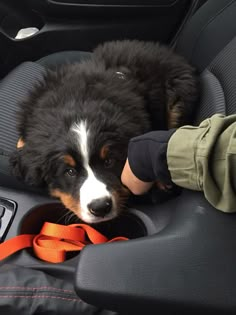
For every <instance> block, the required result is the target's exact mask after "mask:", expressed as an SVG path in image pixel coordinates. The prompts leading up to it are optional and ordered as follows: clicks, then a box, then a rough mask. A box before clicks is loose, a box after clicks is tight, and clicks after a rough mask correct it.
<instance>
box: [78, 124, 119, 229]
mask: <svg viewBox="0 0 236 315" xmlns="http://www.w3.org/2000/svg"><path fill="white" fill-rule="evenodd" d="M72 131H73V132H75V133H76V135H77V136H78V145H79V148H80V152H81V154H82V157H83V164H84V168H85V169H86V171H87V173H88V177H87V179H86V180H85V181H84V183H83V185H82V186H81V188H80V208H81V210H82V211H81V218H82V220H84V221H86V222H88V223H93V222H98V221H105V220H108V219H110V218H112V217H113V216H114V215H115V214H114V213H113V211H111V213H110V214H109V215H108V216H107V218H97V217H95V216H94V215H93V214H91V213H90V211H89V209H88V205H89V204H90V203H91V202H92V201H93V200H95V199H99V198H104V197H110V198H112V200H113V197H112V196H111V194H110V193H109V191H108V190H107V188H106V185H105V184H104V183H102V182H101V181H100V180H99V179H97V178H96V176H95V175H94V173H93V171H92V169H91V167H90V166H89V149H88V140H89V134H90V133H89V129H88V128H87V122H86V120H85V121H83V120H82V121H80V122H79V123H77V124H74V125H73V126H72ZM113 202H114V200H113Z"/></svg>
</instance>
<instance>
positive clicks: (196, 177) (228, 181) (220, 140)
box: [167, 114, 236, 212]
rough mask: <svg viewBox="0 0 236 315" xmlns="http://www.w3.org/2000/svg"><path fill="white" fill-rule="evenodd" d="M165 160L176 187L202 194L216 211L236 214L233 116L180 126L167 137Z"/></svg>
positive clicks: (235, 141)
mask: <svg viewBox="0 0 236 315" xmlns="http://www.w3.org/2000/svg"><path fill="white" fill-rule="evenodd" d="M167 161H168V168H169V171H170V174H171V178H172V181H173V182H174V183H175V184H176V185H178V186H181V187H184V188H188V189H193V190H199V191H203V192H204V195H205V197H206V199H207V200H208V201H209V202H210V203H211V204H212V205H213V206H214V207H215V208H217V209H219V210H222V211H224V212H236V115H231V116H227V117H225V116H223V115H220V114H216V115H214V116H212V117H211V118H209V119H206V120H204V121H203V122H202V123H201V124H200V125H199V126H198V127H193V126H184V127H181V128H180V129H178V130H177V131H176V132H175V133H174V134H173V136H172V137H171V138H170V141H169V143H168V149H167Z"/></svg>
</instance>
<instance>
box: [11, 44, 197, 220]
mask: <svg viewBox="0 0 236 315" xmlns="http://www.w3.org/2000/svg"><path fill="white" fill-rule="evenodd" d="M197 82H198V80H197V77H196V74H195V70H194V69H193V68H192V67H191V66H190V65H189V64H188V63H187V62H186V61H185V60H184V59H183V58H182V57H180V56H177V55H175V54H174V53H173V52H172V51H171V50H169V49H168V48H166V47H163V46H161V45H159V44H157V43H149V42H139V41H117V42H108V43H105V44H103V45H100V46H99V47H98V48H96V49H95V51H94V52H93V54H92V55H91V58H90V59H89V60H86V61H83V62H81V63H77V64H71V65H65V66H63V67H61V68H60V69H57V70H55V71H48V72H47V73H46V75H45V77H44V80H43V81H42V82H40V83H39V84H37V86H36V87H35V89H34V90H33V91H32V93H31V95H30V96H29V98H28V99H27V100H26V101H25V102H24V103H23V104H21V111H20V113H19V134H20V139H21V141H20V142H19V143H18V146H19V148H18V150H17V151H16V152H15V153H14V154H13V156H12V158H11V164H12V167H13V171H14V174H15V175H16V176H18V177H20V178H22V179H23V180H24V181H26V182H27V183H29V184H32V185H47V187H48V190H49V192H50V194H51V195H52V196H55V197H57V198H60V200H61V202H62V203H63V204H64V205H65V206H66V207H67V208H68V209H70V210H71V211H73V212H74V213H75V214H76V215H77V216H78V217H79V218H81V219H82V220H83V221H85V222H88V223H96V222H100V221H105V220H109V219H112V218H114V217H116V216H117V215H118V214H119V212H120V211H121V210H122V208H123V206H124V204H125V200H126V198H127V190H126V189H125V188H124V187H122V185H121V182H120V175H121V171H122V168H123V166H124V163H125V160H126V156H127V146H128V142H129V139H130V138H132V137H135V136H137V135H140V134H143V133H145V132H148V131H150V130H156V129H167V128H173V127H179V126H181V125H183V124H185V123H189V122H190V120H191V116H192V114H193V111H194V108H195V107H196V101H197V98H198V83H197Z"/></svg>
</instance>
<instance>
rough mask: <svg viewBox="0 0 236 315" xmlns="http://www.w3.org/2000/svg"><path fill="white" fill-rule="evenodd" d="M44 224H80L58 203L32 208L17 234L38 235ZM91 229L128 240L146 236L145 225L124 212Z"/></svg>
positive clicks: (111, 236)
mask: <svg viewBox="0 0 236 315" xmlns="http://www.w3.org/2000/svg"><path fill="white" fill-rule="evenodd" d="M44 222H51V223H58V224H65V225H69V224H73V223H81V221H80V220H79V219H78V218H77V217H75V216H74V215H73V214H72V213H71V212H70V211H68V210H67V209H65V208H64V207H63V206H62V205H61V204H59V203H55V204H54V203H52V204H46V205H42V206H39V207H36V208H33V209H31V210H30V212H28V214H27V215H25V216H24V217H23V219H22V222H21V225H20V228H19V234H38V233H39V232H40V230H41V228H42V226H43V224H44ZM93 227H94V228H95V229H97V230H98V231H100V232H101V233H103V234H104V235H105V236H106V237H108V238H109V239H110V238H113V237H116V236H125V237H128V238H130V239H133V238H138V237H142V236H145V235H147V232H146V228H145V225H144V224H143V222H142V221H141V220H140V218H138V217H137V216H136V215H134V214H132V213H129V212H126V213H124V214H122V215H120V216H119V217H118V218H116V219H114V220H112V221H107V222H103V223H99V224H94V225H93Z"/></svg>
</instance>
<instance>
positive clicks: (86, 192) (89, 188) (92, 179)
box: [80, 166, 111, 215]
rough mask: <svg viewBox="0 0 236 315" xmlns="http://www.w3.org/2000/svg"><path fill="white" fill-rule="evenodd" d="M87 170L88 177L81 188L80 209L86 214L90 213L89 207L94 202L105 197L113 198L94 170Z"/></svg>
mask: <svg viewBox="0 0 236 315" xmlns="http://www.w3.org/2000/svg"><path fill="white" fill-rule="evenodd" d="M86 170H87V172H88V177H87V179H86V180H85V181H84V183H83V185H82V186H81V188H80V207H81V210H82V212H84V214H85V213H88V212H89V209H88V205H89V204H90V203H91V202H92V201H93V200H95V199H100V198H104V197H110V198H111V194H110V193H109V191H108V190H107V188H106V185H105V184H104V183H103V182H101V181H100V180H99V179H97V178H96V176H95V175H94V173H93V171H92V169H91V168H90V167H89V166H87V167H86ZM89 213H90V212H89ZM82 215H83V214H82ZM90 215H91V214H90Z"/></svg>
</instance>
